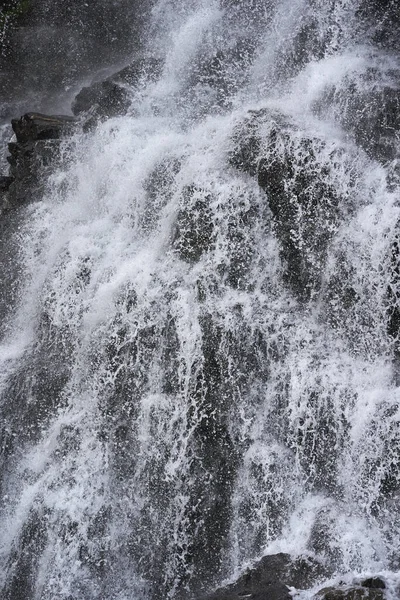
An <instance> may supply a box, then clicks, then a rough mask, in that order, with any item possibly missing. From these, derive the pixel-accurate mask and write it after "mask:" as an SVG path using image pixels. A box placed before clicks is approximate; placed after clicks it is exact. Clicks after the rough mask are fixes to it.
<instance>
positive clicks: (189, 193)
mask: <svg viewBox="0 0 400 600" xmlns="http://www.w3.org/2000/svg"><path fill="white" fill-rule="evenodd" d="M209 204H210V196H209V195H208V194H206V193H205V192H204V191H203V190H199V189H197V188H196V187H194V186H190V187H187V188H186V189H185V190H184V193H183V196H182V206H181V208H180V210H179V212H178V216H177V220H176V224H175V232H174V237H173V246H174V248H175V249H176V250H177V252H178V254H179V257H180V258H181V259H182V260H184V261H185V262H189V263H193V262H197V261H198V260H200V258H201V256H202V255H203V254H204V253H205V252H207V251H208V250H209V249H210V248H211V245H212V243H213V232H214V227H213V223H212V219H211V211H210V208H209Z"/></svg>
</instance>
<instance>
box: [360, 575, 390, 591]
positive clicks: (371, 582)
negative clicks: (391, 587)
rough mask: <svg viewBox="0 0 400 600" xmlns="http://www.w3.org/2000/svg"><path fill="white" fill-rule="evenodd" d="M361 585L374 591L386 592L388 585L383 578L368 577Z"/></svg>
mask: <svg viewBox="0 0 400 600" xmlns="http://www.w3.org/2000/svg"><path fill="white" fill-rule="evenodd" d="M361 585H362V586H363V587H366V588H370V589H372V590H384V589H385V588H386V584H385V582H384V581H383V579H382V578H381V577H368V579H364V581H362V582H361Z"/></svg>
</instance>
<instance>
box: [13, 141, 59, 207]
mask: <svg viewBox="0 0 400 600" xmlns="http://www.w3.org/2000/svg"><path fill="white" fill-rule="evenodd" d="M8 148H9V151H10V156H8V157H7V160H8V162H9V164H10V174H11V175H12V177H13V178H14V181H13V183H12V184H11V185H10V188H9V192H8V193H9V199H10V204H11V206H13V205H16V204H21V203H25V202H29V201H34V200H37V199H38V198H39V197H40V195H41V194H42V192H43V183H44V181H45V179H46V175H48V174H49V169H51V167H54V166H55V164H57V160H58V159H59V156H60V140H38V141H36V142H26V143H24V144H17V143H14V142H12V143H10V144H9V145H8Z"/></svg>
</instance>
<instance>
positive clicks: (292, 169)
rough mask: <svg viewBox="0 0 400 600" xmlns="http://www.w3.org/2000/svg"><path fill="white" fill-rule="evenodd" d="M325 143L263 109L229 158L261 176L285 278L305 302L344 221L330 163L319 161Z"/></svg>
mask: <svg viewBox="0 0 400 600" xmlns="http://www.w3.org/2000/svg"><path fill="white" fill-rule="evenodd" d="M263 130H266V133H265V132H264V131H263ZM324 145H325V143H324V141H323V140H319V139H317V138H311V137H307V136H304V135H299V132H298V130H297V128H296V126H295V125H294V124H293V123H291V122H290V121H288V120H287V119H285V117H284V116H283V115H281V114H279V113H276V112H271V111H268V110H260V111H254V112H250V113H249V117H248V118H247V119H246V120H245V121H244V122H243V123H242V124H241V125H239V126H238V127H237V128H236V130H235V132H234V135H233V149H232V151H231V152H230V153H229V156H228V160H229V162H230V164H231V165H232V166H234V167H236V168H237V169H239V170H241V171H244V172H246V173H248V174H249V175H257V177H258V183H259V185H260V187H261V188H262V189H263V190H264V191H265V192H266V194H267V198H268V203H269V207H270V209H271V212H272V215H273V217H274V226H275V232H276V235H277V237H278V238H279V241H280V245H281V255H282V258H283V260H284V262H285V263H286V269H285V279H286V281H287V283H288V284H289V285H290V286H291V288H292V289H293V291H294V292H295V293H296V295H297V296H298V298H299V299H300V300H307V299H308V298H309V297H310V296H312V294H313V293H314V292H317V291H318V290H319V287H320V283H321V278H322V271H323V266H324V260H325V255H326V250H327V247H328V244H329V241H330V240H331V238H332V235H333V232H334V230H335V228H336V226H337V222H338V219H339V212H338V211H339V208H338V207H339V198H338V196H337V193H336V191H335V189H334V188H333V186H332V185H331V184H330V177H329V176H330V172H331V168H330V162H329V163H328V162H327V161H323V162H320V160H319V156H320V155H321V153H322V150H323V149H324ZM331 159H332V161H333V159H334V154H331Z"/></svg>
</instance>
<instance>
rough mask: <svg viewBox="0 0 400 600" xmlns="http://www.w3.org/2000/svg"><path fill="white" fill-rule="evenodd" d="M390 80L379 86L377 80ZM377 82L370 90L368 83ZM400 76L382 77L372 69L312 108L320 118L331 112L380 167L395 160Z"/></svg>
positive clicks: (324, 97) (396, 153)
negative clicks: (387, 83)
mask: <svg viewBox="0 0 400 600" xmlns="http://www.w3.org/2000/svg"><path fill="white" fill-rule="evenodd" d="M384 77H386V78H389V79H392V82H391V83H390V85H381V84H380V83H379V79H380V78H384ZM374 81H375V82H376V83H375V86H374V88H373V89H372V90H371V88H370V82H374ZM399 84H400V73H399V72H393V73H388V74H382V73H379V72H376V71H375V70H374V69H371V70H370V71H368V72H366V73H365V74H364V75H362V76H361V77H360V79H359V80H358V81H357V80H353V81H352V80H350V79H349V80H347V81H344V82H343V83H342V84H341V86H340V87H337V88H335V87H332V88H330V89H329V90H327V91H326V93H325V94H324V96H323V98H322V99H321V101H319V102H317V103H316V104H315V112H316V114H317V115H318V116H320V117H323V115H324V113H326V111H327V110H328V111H330V112H331V113H332V116H333V117H334V119H335V120H336V121H337V122H338V123H339V124H340V125H341V126H342V127H343V128H344V129H345V131H346V132H348V133H350V135H351V136H352V137H353V139H354V141H355V143H356V144H357V145H358V146H360V147H361V148H362V149H363V150H365V152H366V153H367V154H368V155H369V156H370V157H371V158H372V159H374V160H378V161H380V162H382V163H386V162H388V161H392V160H393V159H395V158H398V155H399V148H398V132H399V129H400V85H399Z"/></svg>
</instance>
